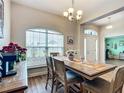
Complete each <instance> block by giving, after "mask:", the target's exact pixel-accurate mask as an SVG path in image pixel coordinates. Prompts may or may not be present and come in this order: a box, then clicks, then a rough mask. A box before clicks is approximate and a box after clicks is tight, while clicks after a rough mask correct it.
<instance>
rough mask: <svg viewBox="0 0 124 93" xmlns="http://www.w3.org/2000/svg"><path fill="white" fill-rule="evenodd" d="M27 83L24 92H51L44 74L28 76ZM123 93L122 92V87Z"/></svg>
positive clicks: (61, 91)
mask: <svg viewBox="0 0 124 93" xmlns="http://www.w3.org/2000/svg"><path fill="white" fill-rule="evenodd" d="M28 83H29V87H28V89H27V91H26V93H51V92H50V87H48V89H47V90H46V89H45V84H46V77H45V76H38V77H32V78H29V81H28ZM54 93H55V92H54ZM57 93H64V92H63V89H62V88H61V89H60V90H59V91H58V92H57ZM70 93H72V92H70ZM123 93H124V88H123Z"/></svg>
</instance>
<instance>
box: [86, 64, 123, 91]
mask: <svg viewBox="0 0 124 93" xmlns="http://www.w3.org/2000/svg"><path fill="white" fill-rule="evenodd" d="M123 85H124V66H120V67H118V68H116V69H115V71H114V73H113V77H112V81H111V82H109V81H106V80H104V79H102V78H96V79H94V80H92V81H86V82H85V83H84V92H85V93H122V88H123Z"/></svg>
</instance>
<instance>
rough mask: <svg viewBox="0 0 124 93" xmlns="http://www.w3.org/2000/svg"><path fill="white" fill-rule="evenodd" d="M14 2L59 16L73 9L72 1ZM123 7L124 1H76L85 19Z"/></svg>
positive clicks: (23, 0)
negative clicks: (70, 8)
mask: <svg viewBox="0 0 124 93" xmlns="http://www.w3.org/2000/svg"><path fill="white" fill-rule="evenodd" d="M12 2H16V3H18V4H22V5H25V6H28V7H32V8H36V9H39V10H43V11H47V12H50V13H54V14H57V15H62V13H63V11H66V9H68V8H69V7H71V0H12ZM122 6H124V0H75V4H74V7H75V9H77V10H78V9H81V10H83V11H84V17H87V16H91V15H96V13H99V12H105V11H108V10H111V9H113V8H115V9H117V8H120V7H122Z"/></svg>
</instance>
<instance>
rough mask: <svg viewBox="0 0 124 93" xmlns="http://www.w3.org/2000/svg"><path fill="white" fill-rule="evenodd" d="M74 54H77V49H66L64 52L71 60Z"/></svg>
mask: <svg viewBox="0 0 124 93" xmlns="http://www.w3.org/2000/svg"><path fill="white" fill-rule="evenodd" d="M76 54H77V51H75V50H68V51H67V52H66V55H67V57H68V58H69V59H70V60H71V61H73V60H74V57H75V55H76Z"/></svg>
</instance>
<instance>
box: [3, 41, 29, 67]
mask: <svg viewBox="0 0 124 93" xmlns="http://www.w3.org/2000/svg"><path fill="white" fill-rule="evenodd" d="M26 51H27V49H26V48H22V47H21V46H19V45H18V44H16V43H12V42H11V43H9V44H8V46H3V48H2V50H1V54H2V55H3V56H6V57H11V58H12V57H14V56H15V55H16V60H15V61H16V62H19V61H20V60H21V59H23V60H26V57H25V59H24V55H25V56H26ZM13 66H14V62H11V64H9V68H10V69H13Z"/></svg>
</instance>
